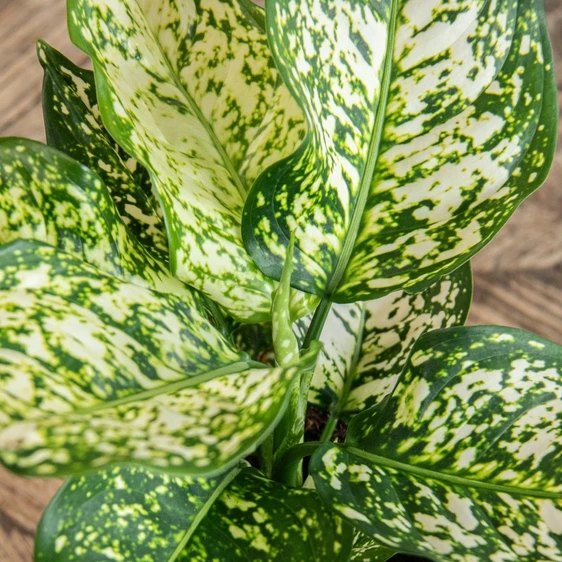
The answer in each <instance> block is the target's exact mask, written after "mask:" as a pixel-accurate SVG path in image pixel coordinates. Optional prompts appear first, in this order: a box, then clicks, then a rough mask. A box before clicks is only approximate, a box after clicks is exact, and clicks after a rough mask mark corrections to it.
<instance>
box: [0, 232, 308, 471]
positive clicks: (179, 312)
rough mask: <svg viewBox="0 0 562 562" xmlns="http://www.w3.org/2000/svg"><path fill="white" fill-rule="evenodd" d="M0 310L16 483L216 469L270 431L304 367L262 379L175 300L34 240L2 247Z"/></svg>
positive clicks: (1, 448) (0, 357)
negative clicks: (117, 465)
mask: <svg viewBox="0 0 562 562" xmlns="http://www.w3.org/2000/svg"><path fill="white" fill-rule="evenodd" d="M0 309H1V310H0V318H2V322H1V324H0V344H1V347H0V402H1V403H0V460H1V461H2V462H3V463H4V464H5V465H7V466H8V467H9V468H11V469H12V470H14V471H17V472H21V473H25V474H38V475H55V474H68V473H72V472H77V471H81V470H85V469H89V468H92V467H96V466H102V465H105V464H107V463H110V462H128V461H132V462H139V463H146V464H149V465H152V466H156V467H165V468H167V469H168V470H175V471H180V472H182V473H185V474H194V475H198V474H205V475H206V474H211V473H215V472H217V471H219V470H225V469H227V468H228V467H229V466H232V465H233V464H235V463H236V462H238V460H239V459H240V458H242V457H244V456H245V455H247V454H249V453H250V452H251V451H252V450H254V449H255V448H256V447H257V446H258V445H259V443H260V442H261V441H262V440H263V439H265V437H266V436H267V435H268V433H270V432H271V431H272V430H273V427H274V426H275V424H276V423H277V422H278V420H279V418H280V417H281V416H282V414H283V411H284V408H285V407H286V403H287V400H288V391H289V389H290V387H291V384H292V382H293V380H294V379H295V378H296V377H298V376H299V374H300V372H301V371H302V370H309V369H312V368H313V367H314V362H315V359H316V358H315V356H314V354H309V355H308V356H306V357H304V358H303V359H302V360H301V361H300V362H299V363H297V364H296V365H294V366H293V367H291V368H290V369H283V368H277V369H268V368H266V367H265V366H264V365H262V364H259V363H255V362H252V361H250V360H249V358H248V357H247V356H246V355H244V354H240V353H238V352H236V351H235V350H234V349H233V348H232V347H231V346H230V345H229V344H228V342H227V341H226V340H225V339H224V338H223V337H222V336H221V334H220V333H219V332H218V331H217V330H215V329H214V328H213V327H212V326H211V325H210V323H209V322H208V320H207V319H206V317H205V316H203V315H202V314H201V313H200V312H199V311H198V309H197V308H196V307H195V306H192V305H191V304H190V303H189V301H188V300H187V299H185V298H183V297H182V296H176V295H172V294H168V295H166V294H163V293H158V292H154V291H151V290H149V289H145V288H143V287H140V286H138V285H133V284H130V283H125V282H122V281H120V280H118V279H116V278H114V277H109V276H106V275H104V274H102V273H101V272H100V271H99V270H97V269H95V268H93V267H91V266H88V265H86V264H84V262H81V261H79V260H77V259H76V258H74V257H73V256H72V255H70V254H65V253H62V252H60V251H58V250H56V249H54V248H52V247H51V246H46V245H43V244H41V243H38V242H29V241H18V242H15V243H13V244H10V245H7V246H3V247H1V248H0Z"/></svg>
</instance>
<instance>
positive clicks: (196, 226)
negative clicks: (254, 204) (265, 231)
mask: <svg viewBox="0 0 562 562" xmlns="http://www.w3.org/2000/svg"><path fill="white" fill-rule="evenodd" d="M68 5H69V24H70V32H71V36H72V39H73V40H74V42H75V43H76V44H77V45H78V46H79V47H81V48H82V49H83V50H84V51H85V52H87V53H88V54H89V55H90V56H91V57H92V59H93V62H94V69H95V78H96V87H97V91H98V99H99V104H100V111H101V115H102V117H103V119H104V122H105V124H106V126H107V128H108V130H109V131H110V133H111V134H112V136H113V137H114V138H116V139H117V140H118V141H119V143H120V144H121V145H122V146H123V147H124V148H125V149H126V150H127V152H128V153H129V154H131V155H132V156H133V157H135V159H136V160H138V161H139V162H140V163H141V164H142V165H143V166H145V167H146V168H147V169H148V171H149V172H150V176H151V178H152V182H153V184H154V186H155V189H156V191H157V193H158V196H159V199H160V201H161V203H162V206H163V210H164V213H165V218H166V224H167V228H168V239H169V245H170V255H171V264H172V271H173V272H174V273H175V274H176V275H177V276H178V277H179V278H180V279H182V280H183V281H185V282H187V283H189V284H190V285H192V286H194V287H195V288H197V289H199V290H201V291H202V292H204V293H205V294H207V295H208V296H209V297H211V298H212V299H213V300H214V301H216V302H217V303H219V304H220V305H222V306H223V307H224V308H226V309H227V310H228V311H229V313H230V314H231V315H232V316H234V317H235V318H237V319H239V320H243V321H248V322H260V321H267V320H269V319H270V313H271V298H272V292H273V290H274V289H275V283H274V282H273V281H272V280H270V279H268V278H267V277H265V276H264V275H263V274H262V273H261V272H260V271H259V269H258V268H257V267H256V266H255V265H254V263H253V261H252V259H251V257H250V256H249V255H248V254H247V252H246V250H245V249H244V246H243V243H242V237H241V221H242V210H243V206H244V201H245V199H246V195H247V191H248V189H249V186H250V185H251V184H252V182H253V180H254V178H255V177H256V176H257V175H258V173H259V172H261V171H262V170H263V169H265V167H267V166H268V165H270V164H272V163H274V162H276V161H278V160H279V159H280V158H282V157H284V156H286V155H288V154H290V153H291V152H292V151H293V150H294V149H295V147H296V146H298V143H299V142H300V141H301V139H302V137H303V130H304V123H303V118H302V114H301V112H300V110H299V108H298V106H297V104H296V103H295V102H294V101H293V100H292V98H291V96H290V95H289V92H288V90H287V89H286V88H285V86H283V84H282V82H281V79H280V76H279V74H278V72H277V70H276V69H275V64H274V62H273V59H272V56H271V53H270V51H269V47H268V45H267V38H266V36H265V34H264V33H263V31H261V30H260V28H259V25H256V21H255V17H254V18H249V17H248V14H249V10H248V2H242V4H241V3H239V2H238V1H237V0H204V1H202V2H200V1H195V0H186V1H184V2H182V3H181V4H178V3H170V2H167V1H164V0H150V1H148V0H142V1H138V0H71V1H70V2H69V4H68Z"/></svg>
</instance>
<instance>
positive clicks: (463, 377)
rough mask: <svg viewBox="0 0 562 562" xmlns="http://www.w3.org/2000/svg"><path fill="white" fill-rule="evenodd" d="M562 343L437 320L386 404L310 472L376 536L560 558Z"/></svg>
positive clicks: (362, 418) (464, 550)
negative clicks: (442, 326) (445, 325)
mask: <svg viewBox="0 0 562 562" xmlns="http://www.w3.org/2000/svg"><path fill="white" fill-rule="evenodd" d="M561 381H562V348H561V347H560V346H558V345H555V344H553V343H551V342H548V341H546V340H543V339H541V338H538V337H536V336H534V335H532V334H529V333H527V332H523V331H520V330H515V329H510V328H499V327H474V328H454V329H449V330H440V331H436V332H432V333H430V334H426V335H424V336H423V337H422V338H420V340H418V342H417V343H416V345H415V346H414V350H413V351H412V354H411V356H410V359H409V361H408V364H407V366H406V368H405V370H404V372H403V375H402V377H401V380H400V384H399V385H398V387H397V389H396V391H395V392H394V394H393V395H392V397H391V399H390V400H389V401H388V403H387V405H386V408H384V409H382V410H381V408H373V409H371V410H368V411H366V412H364V413H363V414H360V415H358V416H356V417H355V418H354V419H353V421H352V423H351V425H350V426H349V432H348V437H347V441H346V444H345V446H338V445H334V444H326V445H324V446H323V447H321V448H320V449H319V450H318V451H317V452H316V453H315V455H314V456H313V458H312V461H311V465H310V470H311V473H312V474H313V477H314V481H315V483H316V488H317V490H318V492H319V493H320V495H321V496H322V497H323V499H324V500H325V501H326V502H327V504H328V505H331V506H332V507H333V509H335V511H336V512H337V513H339V514H340V515H342V516H343V517H345V518H346V519H347V520H348V521H350V522H351V523H352V524H353V525H354V526H355V527H357V528H358V529H360V530H361V531H362V532H363V533H365V534H366V535H368V536H370V537H371V538H372V539H374V540H375V541H377V542H379V543H381V544H384V545H386V546H387V547H389V548H392V549H394V550H397V551H401V552H406V553H410V554H415V555H419V556H424V557H427V558H429V559H431V560H435V561H439V562H445V561H450V560H456V561H459V562H469V561H471V560H502V561H504V562H511V561H513V562H519V561H538V560H545V561H546V560H559V559H560V558H561V556H562V526H561V521H562V475H561V474H560V471H559V470H558V469H557V467H558V466H559V464H560V461H561V459H562V429H561V428H562V382H561Z"/></svg>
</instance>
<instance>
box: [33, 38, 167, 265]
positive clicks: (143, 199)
mask: <svg viewBox="0 0 562 562" xmlns="http://www.w3.org/2000/svg"><path fill="white" fill-rule="evenodd" d="M37 53H38V56H39V61H40V62H41V64H42V65H43V68H44V70H45V79H44V81H43V115H44V119H45V130H46V133H47V142H48V144H49V146H53V147H55V148H58V149H59V150H61V151H62V152H64V153H66V154H68V155H69V156H72V158H74V159H75V160H77V161H78V162H80V163H81V164H84V165H85V166H88V168H90V169H91V170H93V171H94V172H96V173H97V174H99V176H100V177H101V178H102V180H103V181H104V183H105V185H106V187H107V189H108V190H109V192H110V194H111V198H112V199H113V201H114V203H115V205H116V207H117V209H118V211H119V214H120V215H121V217H122V219H123V221H124V222H125V224H126V225H127V227H128V228H129V230H130V231H131V232H132V233H133V234H134V236H135V237H136V238H137V239H138V240H139V241H140V242H142V243H143V244H144V245H145V246H147V247H148V248H149V249H156V250H157V251H159V252H161V253H162V254H163V259H165V260H166V261H167V259H168V257H167V254H168V243H167V240H166V233H165V228H164V223H163V221H162V218H161V217H160V216H159V214H158V211H159V204H158V202H157V201H156V200H155V199H154V197H153V195H152V194H151V186H150V185H145V183H146V182H144V181H143V182H142V183H141V182H140V181H139V179H144V178H143V176H142V175H140V174H139V172H142V171H141V170H140V167H139V165H138V164H137V162H136V161H134V160H133V159H132V158H128V157H126V156H125V155H124V154H122V153H121V152H120V151H119V149H118V147H117V145H116V144H115V141H114V140H113V139H112V138H111V136H110V135H109V133H108V132H107V130H106V129H105V126H104V124H103V123H102V120H101V116H100V111H99V106H98V102H97V97H96V86H95V83H94V74H93V72H92V71H91V70H85V69H83V68H79V67H77V66H76V65H75V64H73V63H72V62H70V61H69V60H68V59H67V58H66V57H65V56H63V55H62V54H61V53H59V52H58V51H56V50H55V49H53V48H52V47H50V46H49V45H47V44H46V43H45V42H43V41H39V43H38V45H37ZM148 183H149V184H150V182H148Z"/></svg>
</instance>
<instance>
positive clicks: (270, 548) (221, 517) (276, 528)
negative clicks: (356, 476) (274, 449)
mask: <svg viewBox="0 0 562 562" xmlns="http://www.w3.org/2000/svg"><path fill="white" fill-rule="evenodd" d="M352 536H353V535H352V530H351V527H350V526H348V525H347V524H346V523H344V522H343V521H342V520H341V519H340V518H339V517H338V516H337V515H335V514H333V512H331V511H330V510H328V509H327V508H326V507H324V505H323V504H322V502H321V500H320V498H319V497H318V494H317V493H316V492H315V491H314V490H306V489H296V488H287V487H284V486H282V485H281V484H278V483H277V482H273V481H271V480H267V479H266V478H264V477H263V476H260V475H259V474H257V473H255V472H254V471H251V470H246V471H243V472H242V473H241V474H240V476H239V477H238V478H236V480H235V481H234V482H233V483H232V484H231V485H230V486H229V487H228V489H227V490H226V491H225V492H224V493H223V494H222V495H221V496H220V498H219V499H218V500H217V501H216V502H215V503H214V504H213V507H212V508H211V510H210V511H209V515H208V516H207V517H206V518H205V519H204V520H203V521H202V522H201V525H200V526H199V529H198V530H197V532H196V533H195V535H194V536H193V539H192V540H191V541H190V543H189V545H188V548H187V549H186V550H185V552H184V554H183V555H182V556H180V557H179V558H178V562H210V561H211V560H216V561H221V562H223V561H224V562H227V561H228V562H247V561H249V560H251V561H252V562H273V561H275V562H304V561H306V562H313V561H321V560H322V561H330V562H347V560H349V553H350V550H351V542H352Z"/></svg>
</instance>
